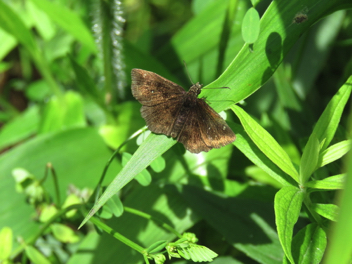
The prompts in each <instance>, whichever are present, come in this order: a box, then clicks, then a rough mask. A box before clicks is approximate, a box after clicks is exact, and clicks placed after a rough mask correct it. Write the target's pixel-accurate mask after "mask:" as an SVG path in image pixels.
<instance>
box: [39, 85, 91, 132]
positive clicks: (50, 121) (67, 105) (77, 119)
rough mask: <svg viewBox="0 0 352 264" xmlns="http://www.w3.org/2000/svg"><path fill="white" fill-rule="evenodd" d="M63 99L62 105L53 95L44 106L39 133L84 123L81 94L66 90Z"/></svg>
mask: <svg viewBox="0 0 352 264" xmlns="http://www.w3.org/2000/svg"><path fill="white" fill-rule="evenodd" d="M64 100H65V101H64V105H62V102H61V101H60V100H58V99H57V98H56V97H53V98H51V100H50V101H49V102H48V104H47V105H46V106H45V109H44V115H43V119H42V122H41V124H40V133H48V132H52V131H58V130H62V129H68V128H75V127H83V126H85V125H86V121H85V115H84V109H83V99H82V97H81V95H80V94H78V93H76V92H73V91H68V92H66V94H65V99H64Z"/></svg>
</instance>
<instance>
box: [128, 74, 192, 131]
mask: <svg viewBox="0 0 352 264" xmlns="http://www.w3.org/2000/svg"><path fill="white" fill-rule="evenodd" d="M132 94H133V96H134V97H135V98H136V99H137V100H138V101H139V102H140V103H141V104H142V108H141V114H142V117H143V118H144V120H145V121H146V123H147V126H148V128H149V129H150V131H152V132H154V133H160V134H165V135H167V136H170V134H171V130H172V127H173V124H174V121H175V119H176V118H177V116H178V115H179V114H178V113H179V111H180V109H181V107H182V102H183V98H184V95H185V94H186V92H185V90H183V88H182V87H181V86H179V85H177V84H175V83H173V82H171V81H169V80H167V79H165V78H163V77H161V76H160V75H158V74H156V73H153V72H148V71H145V70H140V69H133V70H132Z"/></svg>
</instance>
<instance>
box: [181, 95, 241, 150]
mask: <svg viewBox="0 0 352 264" xmlns="http://www.w3.org/2000/svg"><path fill="white" fill-rule="evenodd" d="M197 104H198V106H197V107H194V108H193V109H192V110H191V111H190V112H189V114H188V118H187V120H186V121H185V124H184V126H183V129H182V131H181V132H180V134H179V136H178V141H179V142H181V143H182V144H184V146H185V148H186V149H187V150H188V151H190V152H192V153H199V152H201V151H205V152H207V151H209V150H211V149H212V148H221V147H223V146H226V145H227V144H230V143H232V142H233V141H235V139H236V135H235V133H233V131H232V130H231V128H230V127H229V126H228V125H227V124H226V122H225V120H224V119H223V118H222V117H221V116H220V115H219V114H218V113H216V112H215V111H214V110H213V109H212V108H211V107H210V106H209V105H208V104H207V103H206V102H205V100H204V99H198V100H197Z"/></svg>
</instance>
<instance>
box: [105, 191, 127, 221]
mask: <svg viewBox="0 0 352 264" xmlns="http://www.w3.org/2000/svg"><path fill="white" fill-rule="evenodd" d="M106 206H109V208H110V210H111V212H112V213H113V214H114V216H116V217H120V216H121V215H122V214H123V204H122V202H121V200H120V197H119V196H118V195H114V196H113V197H111V199H109V200H108V201H107V202H106Z"/></svg>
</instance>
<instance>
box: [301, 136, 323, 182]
mask: <svg viewBox="0 0 352 264" xmlns="http://www.w3.org/2000/svg"><path fill="white" fill-rule="evenodd" d="M319 150H320V146H319V141H318V139H317V137H316V136H315V134H314V133H313V134H312V135H311V136H310V137H309V140H308V142H307V145H306V147H305V148H304V151H303V154H302V158H301V164H300V175H299V183H300V184H301V185H302V186H304V185H305V182H306V181H307V180H308V179H309V177H310V176H311V175H312V173H313V172H314V170H315V169H316V167H317V163H318V158H319Z"/></svg>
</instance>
